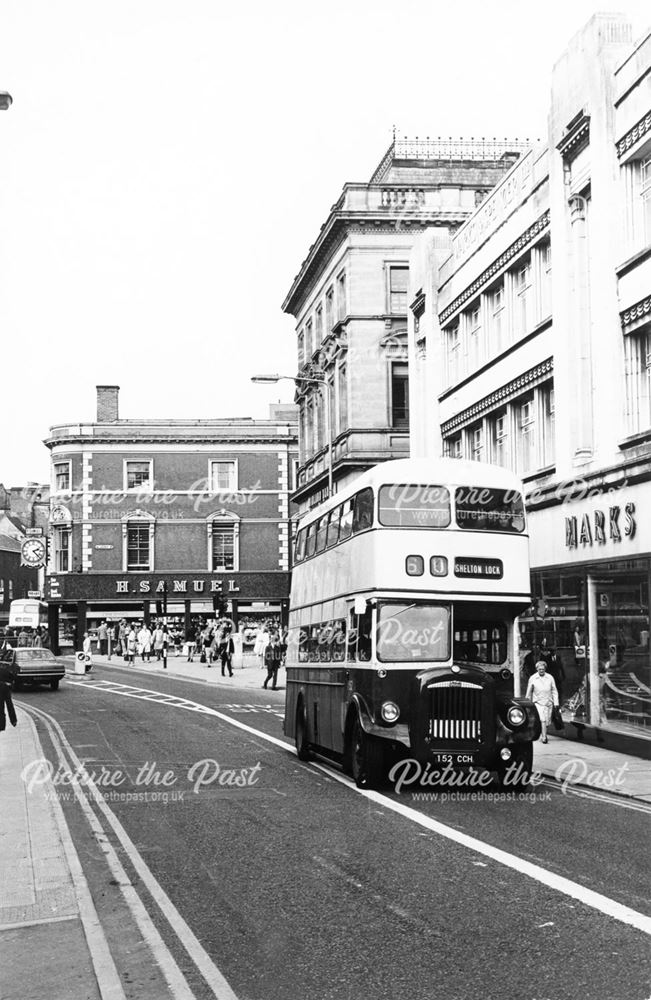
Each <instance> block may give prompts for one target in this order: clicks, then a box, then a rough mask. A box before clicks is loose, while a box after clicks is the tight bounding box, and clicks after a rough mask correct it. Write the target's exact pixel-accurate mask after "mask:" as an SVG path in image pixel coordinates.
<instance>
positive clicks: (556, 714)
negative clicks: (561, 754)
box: [552, 705, 565, 732]
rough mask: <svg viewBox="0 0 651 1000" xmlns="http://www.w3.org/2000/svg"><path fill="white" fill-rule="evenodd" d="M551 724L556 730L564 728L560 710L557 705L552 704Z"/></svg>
mask: <svg viewBox="0 0 651 1000" xmlns="http://www.w3.org/2000/svg"><path fill="white" fill-rule="evenodd" d="M552 724H553V726H554V729H556V730H558V732H562V730H563V729H565V723H564V722H563V716H562V715H561V710H560V708H559V707H558V705H554V707H553V708H552Z"/></svg>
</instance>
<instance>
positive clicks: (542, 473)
mask: <svg viewBox="0 0 651 1000" xmlns="http://www.w3.org/2000/svg"><path fill="white" fill-rule="evenodd" d="M555 472H556V466H555V465H546V466H545V467H544V468H542V469H536V471H535V472H527V474H526V476H521V477H520V478H521V479H522V482H523V483H531V482H533V481H534V480H535V479H543V478H544V477H546V476H552V475H553V474H554V473H555Z"/></svg>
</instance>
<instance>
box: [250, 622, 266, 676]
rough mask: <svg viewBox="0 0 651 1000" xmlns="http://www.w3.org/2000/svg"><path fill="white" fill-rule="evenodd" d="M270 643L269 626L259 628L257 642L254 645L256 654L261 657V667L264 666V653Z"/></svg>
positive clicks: (256, 634)
mask: <svg viewBox="0 0 651 1000" xmlns="http://www.w3.org/2000/svg"><path fill="white" fill-rule="evenodd" d="M268 645H269V630H268V629H267V628H258V630H257V631H256V633H255V644H254V646H253V652H254V654H255V656H257V657H259V659H260V667H264V664H265V659H264V654H265V650H266V648H267V646H268Z"/></svg>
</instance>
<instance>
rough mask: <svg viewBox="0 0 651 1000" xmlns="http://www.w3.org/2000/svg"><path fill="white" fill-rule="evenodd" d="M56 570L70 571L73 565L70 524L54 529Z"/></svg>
mask: <svg viewBox="0 0 651 1000" xmlns="http://www.w3.org/2000/svg"><path fill="white" fill-rule="evenodd" d="M53 541H54V571H55V573H68V572H69V571H70V566H71V546H72V531H71V530H70V526H69V525H60V526H59V527H57V528H55V529H54V535H53Z"/></svg>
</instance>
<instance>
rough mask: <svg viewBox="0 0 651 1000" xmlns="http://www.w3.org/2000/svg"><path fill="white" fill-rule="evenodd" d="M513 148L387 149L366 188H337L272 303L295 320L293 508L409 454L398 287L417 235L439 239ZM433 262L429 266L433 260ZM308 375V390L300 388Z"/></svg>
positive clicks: (495, 176)
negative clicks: (294, 271)
mask: <svg viewBox="0 0 651 1000" xmlns="http://www.w3.org/2000/svg"><path fill="white" fill-rule="evenodd" d="M524 146H525V144H522V143H519V142H517V141H515V142H509V141H505V142H496V141H484V140H481V141H477V142H475V141H474V140H470V141H463V140H461V141H439V140H431V141H430V140H423V141H420V140H412V141H409V140H394V142H392V144H391V146H390V147H389V149H388V150H387V152H386V154H385V155H384V157H383V158H382V160H381V162H380V164H379V165H378V167H377V169H376V170H375V171H374V173H373V175H372V177H371V179H370V181H368V183H363V184H346V185H345V186H344V189H343V192H342V193H341V195H340V197H339V199H338V201H337V202H336V204H335V205H334V207H333V208H332V210H331V212H330V214H329V216H328V218H327V219H326V221H325V223H324V224H323V226H322V227H321V230H320V232H319V235H318V236H317V238H316V240H315V242H314V244H313V246H312V247H311V248H310V250H309V253H308V255H307V257H306V259H305V261H304V262H303V264H302V265H301V269H300V271H299V273H298V275H297V276H296V277H295V279H294V281H293V283H292V286H291V288H290V290H289V292H288V294H287V296H286V298H285V301H284V303H283V309H284V311H285V312H287V313H290V314H291V315H292V316H294V317H295V319H296V337H297V350H298V372H297V379H299V381H297V386H298V390H297V401H298V404H299V407H300V418H299V443H300V467H299V473H298V484H297V490H296V493H295V495H294V499H295V500H296V502H297V504H298V505H299V507H300V509H301V511H303V510H306V509H308V508H309V507H312V506H314V505H315V504H317V503H319V502H320V501H321V500H322V499H323V498H324V496H325V495H326V494H327V481H328V472H329V468H328V466H329V453H328V444H329V442H331V443H332V472H333V481H334V485H335V489H336V486H337V484H342V485H343V484H344V483H345V482H346V481H348V480H349V479H351V478H354V476H356V475H358V474H359V473H360V472H361V471H363V469H365V468H368V467H370V466H372V465H375V464H376V463H377V462H379V461H383V460H385V459H389V458H401V457H405V456H406V455H408V454H409V381H408V350H407V312H408V310H407V286H408V277H409V255H410V252H411V249H412V246H413V243H414V239H415V237H416V236H417V234H418V233H421V232H422V231H423V229H424V228H425V227H426V226H435V227H436V230H437V236H438V240H439V245H440V253H441V254H442V258H443V257H444V256H446V255H447V252H448V249H447V248H448V247H449V238H450V234H451V233H453V232H454V231H455V230H456V229H457V228H458V227H459V226H460V225H461V224H462V223H463V222H464V221H465V220H466V219H467V218H468V216H469V215H471V214H472V212H473V211H474V209H475V207H476V205H477V204H479V203H480V202H481V201H482V200H483V199H484V198H485V197H486V195H487V193H488V192H489V191H490V190H491V189H492V188H493V187H494V185H495V184H496V183H497V182H498V181H499V180H500V178H501V177H502V176H503V175H504V173H505V172H506V171H507V170H508V169H509V167H510V166H511V165H512V164H513V163H514V162H515V161H516V160H517V158H518V155H519V153H520V150H521V149H522V148H524ZM442 258H441V259H442ZM310 375H313V376H316V377H317V378H318V380H319V381H316V382H315V381H306V378H309V376H310Z"/></svg>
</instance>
